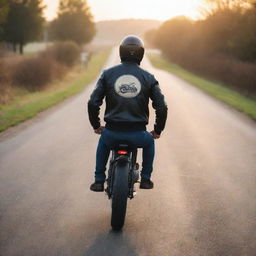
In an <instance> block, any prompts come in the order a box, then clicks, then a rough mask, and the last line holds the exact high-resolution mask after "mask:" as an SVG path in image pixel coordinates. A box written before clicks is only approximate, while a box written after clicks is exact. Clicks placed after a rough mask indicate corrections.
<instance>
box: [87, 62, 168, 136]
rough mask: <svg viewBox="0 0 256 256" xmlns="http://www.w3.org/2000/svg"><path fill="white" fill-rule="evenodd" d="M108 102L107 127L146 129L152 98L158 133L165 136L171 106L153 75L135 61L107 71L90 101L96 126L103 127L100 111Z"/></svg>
mask: <svg viewBox="0 0 256 256" xmlns="http://www.w3.org/2000/svg"><path fill="white" fill-rule="evenodd" d="M104 97H105V100H106V110H105V115H104V121H105V122H106V128H108V129H110V130H117V131H142V130H146V125H147V124H148V118H149V109H148V104H149V99H151V100H152V106H153V108H154V109H155V111H156V121H155V125H154V130H155V132H156V133H157V134H161V132H162V130H163V129H164V127H165V122H166V118H167V105H166V103H165V101H164V96H163V94H162V93H161V90H160V88H159V85H158V82H157V80H156V79H155V77H154V76H153V75H152V74H150V73H149V72H147V71H145V70H144V69H142V68H141V67H140V66H139V65H137V64H136V63H133V62H123V63H121V64H120V65H117V66H114V67H112V68H110V69H107V70H104V71H103V73H102V74H101V76H100V78H99V80H98V82H97V85H96V88H95V89H94V91H93V93H92V94H91V97H90V100H89V101H88V113H89V119H90V123H91V125H92V127H93V128H94V129H97V128H99V127H100V119H99V111H100V106H101V105H102V102H103V99H104Z"/></svg>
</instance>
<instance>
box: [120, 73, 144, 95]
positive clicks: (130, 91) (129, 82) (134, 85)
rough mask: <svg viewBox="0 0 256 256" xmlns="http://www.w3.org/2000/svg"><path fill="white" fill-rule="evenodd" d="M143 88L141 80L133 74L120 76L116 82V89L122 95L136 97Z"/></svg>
mask: <svg viewBox="0 0 256 256" xmlns="http://www.w3.org/2000/svg"><path fill="white" fill-rule="evenodd" d="M140 90H141V84H140V81H139V80H138V79H137V78H136V77H135V76H132V75H123V76H120V77H119V78H118V79H117V80H116V82H115V91H116V92H117V93H118V94H119V95H120V96H122V97H125V98H133V97H136V96H137V95H138V94H139V93H140Z"/></svg>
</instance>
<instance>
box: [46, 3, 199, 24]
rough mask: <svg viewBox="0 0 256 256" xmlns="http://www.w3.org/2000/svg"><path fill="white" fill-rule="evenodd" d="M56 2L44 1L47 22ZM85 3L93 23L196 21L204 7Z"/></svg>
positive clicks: (165, 4)
mask: <svg viewBox="0 0 256 256" xmlns="http://www.w3.org/2000/svg"><path fill="white" fill-rule="evenodd" d="M58 2H59V1H58V0H44V3H45V5H46V6H47V8H46V10H45V16H46V18H47V20H52V19H53V18H54V17H55V15H56V11H57V8H58ZM87 3H88V5H89V6H90V7H91V12H92V14H93V16H94V20H95V21H100V20H110V19H124V18H143V19H144V18H146V19H157V20H167V19H169V18H171V17H174V16H178V15H186V16H189V17H191V18H193V19H196V18H198V17H199V16H200V9H201V8H202V7H203V6H204V0H129V1H128V0H87Z"/></svg>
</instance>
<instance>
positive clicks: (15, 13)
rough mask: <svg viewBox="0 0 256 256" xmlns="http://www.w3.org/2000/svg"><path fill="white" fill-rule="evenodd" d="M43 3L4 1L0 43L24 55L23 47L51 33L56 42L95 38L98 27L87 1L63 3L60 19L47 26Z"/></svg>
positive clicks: (0, 7)
mask: <svg viewBox="0 0 256 256" xmlns="http://www.w3.org/2000/svg"><path fill="white" fill-rule="evenodd" d="M44 8H45V6H44V5H43V0H1V1H0V41H2V42H6V43H8V44H10V45H11V46H12V49H13V51H15V52H16V50H17V47H18V49H19V52H20V53H21V54H22V53H23V46H24V45H25V44H26V43H28V42H31V41H35V40H38V39H39V38H40V37H42V33H43V31H47V32H48V30H49V31H50V32H49V33H50V36H51V39H52V40H63V41H67V40H69V41H74V42H76V43H78V44H79V45H81V44H84V43H88V42H90V41H91V40H92V38H93V36H94V35H95V32H96V30H95V24H94V22H93V17H92V14H91V12H90V9H89V7H88V5H87V3H86V2H85V1H83V0H60V4H59V10H58V16H57V18H56V19H55V20H53V21H52V22H50V23H49V24H47V22H46V20H45V18H44V16H43V10H44Z"/></svg>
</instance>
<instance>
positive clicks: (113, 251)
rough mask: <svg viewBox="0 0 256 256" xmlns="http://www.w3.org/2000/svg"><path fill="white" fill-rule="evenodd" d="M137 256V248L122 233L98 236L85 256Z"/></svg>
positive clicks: (111, 232)
mask: <svg viewBox="0 0 256 256" xmlns="http://www.w3.org/2000/svg"><path fill="white" fill-rule="evenodd" d="M102 255H104V256H120V255H122V256H137V255H138V254H137V253H136V252H135V248H134V247H133V246H132V244H131V242H130V240H129V238H128V237H126V236H125V235H124V234H123V233H122V232H113V231H110V232H109V233H107V234H101V235H98V236H97V238H96V239H95V241H94V243H93V244H92V245H91V247H90V248H89V249H88V250H87V251H86V253H85V254H84V256H102Z"/></svg>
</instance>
